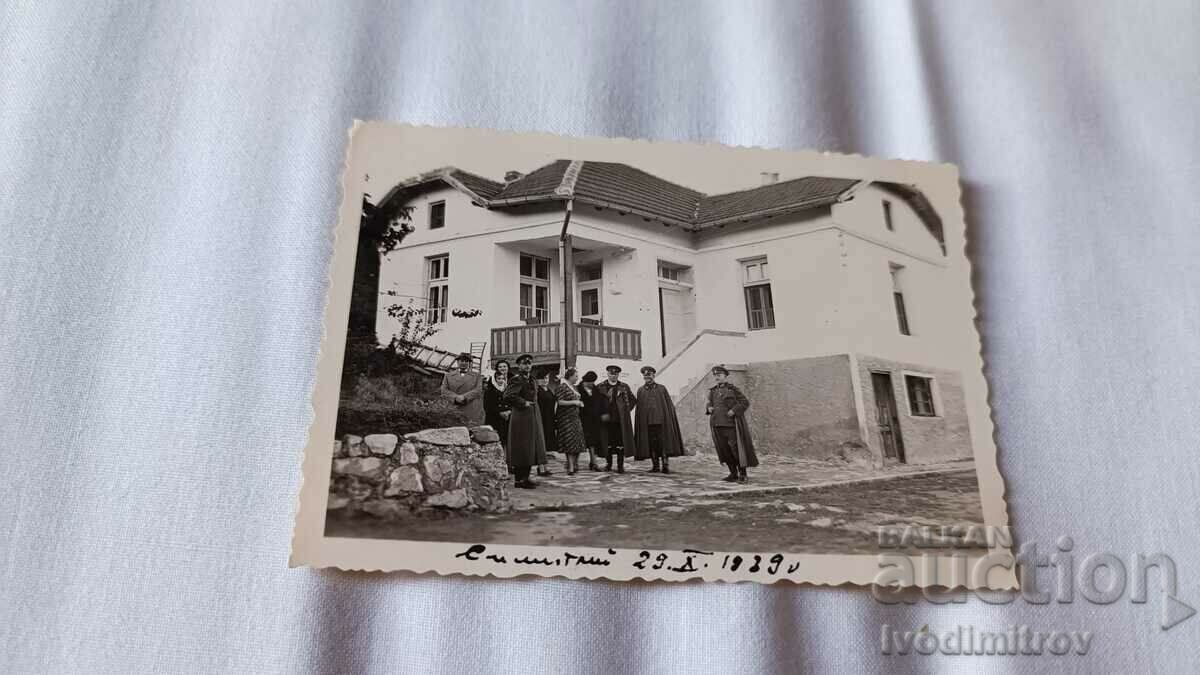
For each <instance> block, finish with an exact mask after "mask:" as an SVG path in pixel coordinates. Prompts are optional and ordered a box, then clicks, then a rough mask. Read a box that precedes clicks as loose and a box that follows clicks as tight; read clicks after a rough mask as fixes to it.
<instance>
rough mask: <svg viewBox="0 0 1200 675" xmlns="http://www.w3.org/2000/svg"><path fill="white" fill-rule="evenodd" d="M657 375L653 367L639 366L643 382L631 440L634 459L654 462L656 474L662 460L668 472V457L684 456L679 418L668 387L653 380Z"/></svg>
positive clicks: (653, 471)
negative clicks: (635, 447) (633, 447)
mask: <svg viewBox="0 0 1200 675" xmlns="http://www.w3.org/2000/svg"><path fill="white" fill-rule="evenodd" d="M656 372H658V371H656V370H655V369H654V366H642V377H643V378H645V380H646V383H645V384H643V385H642V386H641V387H638V392H637V408H636V412H635V413H634V415H633V417H634V423H633V437H634V441H635V442H636V443H637V449H636V451H635V452H634V455H633V458H634V459H638V460H642V459H647V458H648V459H650V461H651V462H653V463H654V466H652V467H651V468H650V472H651V473H657V472H658V471H659V463H660V461H661V463H662V472H663V473H671V468H670V466H669V465H668V464H667V458H668V457H678V456H680V455H682V454H683V435H682V434H680V433H679V418H678V417H677V416H676V415H675V404H674V403H673V402H672V401H671V396H670V394H668V393H667V388H666V387H664V386H662V385H661V384H659V383H657V382H655V381H654V375H655V373H656Z"/></svg>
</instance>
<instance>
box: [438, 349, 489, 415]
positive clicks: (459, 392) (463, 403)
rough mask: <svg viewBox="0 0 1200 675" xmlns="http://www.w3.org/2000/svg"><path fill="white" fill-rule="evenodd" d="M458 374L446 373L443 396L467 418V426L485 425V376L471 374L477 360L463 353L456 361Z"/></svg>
mask: <svg viewBox="0 0 1200 675" xmlns="http://www.w3.org/2000/svg"><path fill="white" fill-rule="evenodd" d="M456 362H457V364H458V372H449V373H446V377H444V378H443V379H442V396H444V397H446V398H447V399H449V400H450V402H451V403H453V404H454V406H455V407H456V408H458V410H459V412H461V413H462V414H463V416H464V417H466V418H467V426H469V427H477V426H479V425H480V424H483V376H481V375H480V374H479V373H472V372H471V364H472V363H474V362H475V359H474V358H473V357H472V356H471V355H470V354H468V353H466V352H463V353H462V354H459V355H458V359H457V360H456Z"/></svg>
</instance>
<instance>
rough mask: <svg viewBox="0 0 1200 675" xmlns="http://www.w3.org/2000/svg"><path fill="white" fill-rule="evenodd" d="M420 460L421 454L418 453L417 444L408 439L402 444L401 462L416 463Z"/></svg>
mask: <svg viewBox="0 0 1200 675" xmlns="http://www.w3.org/2000/svg"><path fill="white" fill-rule="evenodd" d="M419 461H421V456H420V455H418V454H417V446H415V445H413V444H412V443H409V442H408V441H405V442H404V443H402V444H401V445H400V463H401V464H416V463H417V462H419Z"/></svg>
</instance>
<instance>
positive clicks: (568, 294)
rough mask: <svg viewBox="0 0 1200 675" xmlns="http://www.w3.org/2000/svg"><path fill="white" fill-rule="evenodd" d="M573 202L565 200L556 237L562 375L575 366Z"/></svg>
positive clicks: (559, 362)
mask: <svg viewBox="0 0 1200 675" xmlns="http://www.w3.org/2000/svg"><path fill="white" fill-rule="evenodd" d="M574 207H575V200H574V199H568V200H567V212H566V214H565V215H564V216H563V224H562V232H560V233H559V235H558V266H559V274H560V277H561V278H562V311H561V312H560V313H559V314H560V316H561V318H562V333H561V336H560V337H561V338H562V339H561V341H560V342H559V361H558V372H559V374H560V375H561V374H563V373H566V372H567V368H571V367H574V365H575V312H574V309H575V308H574V304H575V303H574V300H575V284H574V276H575V274H574V269H573V263H572V260H571V258H572V255H571V252H572V251H571V250H572V246H571V235H569V234H567V227H568V226H569V225H570V224H571V211H572V210H574Z"/></svg>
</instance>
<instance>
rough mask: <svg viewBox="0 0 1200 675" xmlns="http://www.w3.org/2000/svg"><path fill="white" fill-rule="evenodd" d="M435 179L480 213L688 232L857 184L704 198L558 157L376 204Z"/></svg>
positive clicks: (621, 170) (812, 201)
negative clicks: (538, 205)
mask: <svg viewBox="0 0 1200 675" xmlns="http://www.w3.org/2000/svg"><path fill="white" fill-rule="evenodd" d="M436 180H441V181H443V182H446V183H449V184H451V185H455V184H456V183H457V185H456V187H460V189H463V188H465V189H466V190H467V191H468V192H469V193H470V196H471V198H472V200H473V201H475V202H476V203H477V204H479V205H480V206H483V207H486V208H504V207H508V206H513V205H516V204H522V203H529V202H545V201H567V200H569V199H574V200H576V201H579V202H582V203H585V204H592V205H594V206H601V207H606V208H611V209H614V210H616V211H620V212H628V213H634V214H637V215H640V216H642V217H643V218H649V219H651V220H657V221H660V222H663V223H667V224H670V225H678V226H680V227H684V228H687V229H689V230H693V231H698V230H703V229H705V228H709V227H716V226H718V225H724V224H726V223H733V222H742V221H747V220H751V219H756V218H763V217H768V216H774V215H779V214H784V213H791V212H795V211H803V210H806V209H811V208H817V207H821V206H828V205H830V204H833V203H835V202H837V201H838V200H840V199H842V198H844V197H845V196H846V195H847V193H848V192H849V191H850V190H851V189H852V188H853V187H854V186H855V185H857V184H858V183H860V182H861V181H859V180H858V179H854V178H831V177H825V176H807V177H804V178H796V179H794V180H786V181H783V182H779V183H772V184H768V185H763V186H760V187H756V188H751V189H749V190H739V191H737V192H727V193H724V194H716V195H706V194H704V193H702V192H699V191H697V190H693V189H691V188H688V187H684V186H682V185H679V184H676V183H672V182H670V181H668V180H664V179H662V178H659V177H658V176H655V175H652V174H649V173H646V172H645V171H642V170H641V169H637V168H634V167H632V166H629V165H628V164H620V163H617V162H592V161H581V160H574V161H572V160H568V159H560V160H556V161H554V162H551V163H549V164H547V165H545V166H542V167H539V168H537V169H534V170H533V171H530V172H529V173H527V174H525V175H523V176H519V177H517V178H515V179H513V180H510V181H508V182H505V183H499V182H496V181H492V180H488V179H487V178H483V177H480V176H476V175H475V174H471V173H467V172H465V171H461V170H459V169H455V168H453V167H446V168H442V169H437V170H435V171H430V172H427V173H424V174H421V175H419V176H415V177H414V178H411V179H409V180H407V181H404V182H402V183H400V184H399V185H397V186H396V188H394V189H393V190H392V192H391V193H389V195H388V196H387V197H386V198H385V199H384V200H383V202H390V201H391V200H392V199H393V198H394V197H396V195H399V194H401V193H402V192H404V191H405V190H406V189H408V188H412V187H416V186H419V185H425V184H428V183H429V182H431V181H436ZM879 185H881V186H883V187H884V188H885V189H888V190H890V191H891V192H893V193H894V194H896V195H898V196H900V197H903V198H904V199H905V200H907V201H908V202H909V203H910V204H912V206H913V208H914V209H915V210H916V211H917V213H918V214H919V215H920V216H921V218H922V220H924V221H925V224H926V226H927V227H928V228H929V231H930V232H931V233H933V235H934V236H935V237H937V239H938V241H939V242H941V241H942V223H941V219H940V218H939V217H938V215H937V213H936V212H935V211H934V210H933V207H932V206H931V205H930V204H929V201H928V200H927V199H926V198H925V196H924V195H923V194H922V193H921V192H920V191H919V190H917V189H916V188H914V187H912V186H903V185H899V184H895V183H884V182H879ZM383 202H381V206H383V205H384V203H383Z"/></svg>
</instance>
